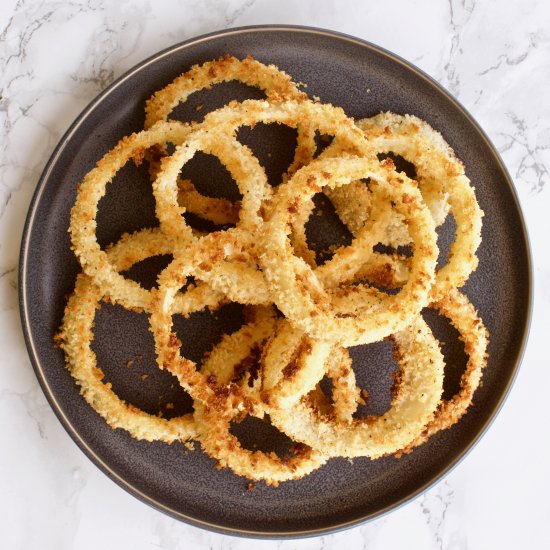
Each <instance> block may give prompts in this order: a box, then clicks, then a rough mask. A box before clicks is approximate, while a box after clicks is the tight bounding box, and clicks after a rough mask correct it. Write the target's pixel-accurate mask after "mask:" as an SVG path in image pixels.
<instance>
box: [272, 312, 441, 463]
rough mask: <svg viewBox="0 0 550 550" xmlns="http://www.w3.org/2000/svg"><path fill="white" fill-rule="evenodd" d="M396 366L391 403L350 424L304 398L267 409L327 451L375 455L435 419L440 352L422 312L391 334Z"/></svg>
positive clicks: (281, 424) (298, 436)
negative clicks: (318, 411) (322, 413)
mask: <svg viewBox="0 0 550 550" xmlns="http://www.w3.org/2000/svg"><path fill="white" fill-rule="evenodd" d="M394 341H395V346H396V353H395V355H396V358H397V360H398V363H399V366H400V369H401V370H400V375H399V377H398V384H397V388H395V391H394V395H393V399H392V404H391V407H390V409H389V410H388V411H387V412H386V413H384V414H383V415H382V416H377V417H372V416H371V417H368V418H360V419H354V420H353V421H352V422H351V424H348V423H344V422H339V421H337V420H333V419H329V418H324V417H322V416H320V415H318V414H316V413H315V411H314V409H312V408H311V406H309V405H308V404H307V403H306V402H304V401H303V400H302V401H299V402H298V403H295V404H293V405H292V407H290V408H288V409H273V410H271V411H270V418H271V421H272V423H273V424H274V425H275V426H276V427H278V428H279V429H280V430H281V431H283V432H284V433H286V434H287V435H288V436H289V437H291V438H292V439H294V440H296V441H300V442H302V443H305V444H306V445H309V446H312V447H313V448H315V449H322V450H323V452H325V453H327V454H330V455H331V456H344V457H350V458H352V457H358V456H368V457H370V458H378V457H381V456H384V455H386V454H390V453H394V452H396V451H398V450H399V449H403V448H404V447H405V446H406V445H408V444H409V443H410V442H412V441H413V440H414V439H415V438H416V437H418V435H419V434H420V433H421V432H422V430H423V428H424V426H426V424H427V423H428V422H430V421H431V420H432V419H433V416H434V411H435V410H436V408H437V404H438V403H439V400H440V398H441V393H442V391H443V368H444V363H443V356H442V355H441V351H440V350H439V345H438V343H437V341H436V340H435V338H434V337H433V334H432V333H431V331H430V329H429V328H428V326H427V325H426V323H425V322H424V321H423V320H422V318H420V317H418V318H416V319H415V320H414V322H413V323H412V325H411V326H410V327H408V328H407V329H405V330H403V331H401V332H399V333H397V334H395V335H394Z"/></svg>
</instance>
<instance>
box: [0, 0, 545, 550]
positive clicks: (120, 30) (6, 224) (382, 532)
mask: <svg viewBox="0 0 550 550" xmlns="http://www.w3.org/2000/svg"><path fill="white" fill-rule="evenodd" d="M262 23H292V24H300V25H309V26H318V27H325V28H330V29H334V30H337V31H342V32H345V33H349V34H353V35H356V36H358V37H361V38H364V39H366V40H369V41H371V42H374V43H376V44H378V45H380V46H383V47H385V48H387V49H389V50H391V51H394V52H395V53H397V54H399V55H401V56H402V57H404V58H405V59H407V60H409V61H411V62H413V63H415V64H416V65H418V66H419V67H420V68H422V69H423V70H424V71H426V72H427V73H428V74H430V75H431V76H433V77H434V78H435V79H436V80H438V81H439V82H440V83H441V84H442V85H443V86H445V87H446V88H447V89H448V90H449V91H450V92H451V93H452V94H454V95H455V96H456V97H457V98H458V99H459V100H460V101H461V102H462V103H463V104H464V105H465V107H466V108H467V109H469V110H470V112H471V113H472V114H473V115H474V117H475V118H476V119H477V120H478V121H479V123H480V124H481V125H482V127H483V128H484V129H485V130H486V131H487V133H488V134H489V136H490V138H491V139H492V140H493V142H494V144H495V145H496V147H497V148H498V150H499V151H500V153H501V155H502V157H503V159H504V162H505V163H506V165H507V167H508V169H509V170H510V173H511V175H512V177H513V179H514V181H515V185H516V189H517V192H518V194H519V197H520V200H521V204H522V207H523V210H524V213H525V217H526V220H527V224H528V228H529V231H530V236H531V243H532V252H533V258H534V269H535V293H534V296H535V302H534V303H535V305H534V316H533V322H532V329H531V337H530V340H529V344H528V347H527V351H526V355H525V359H524V361H523V366H522V368H521V370H520V373H519V376H518V378H517V381H516V383H515V386H514V388H513V391H512V393H511V395H510V396H509V398H508V400H507V402H506V404H505V406H504V408H503V410H502V411H501V413H500V414H499V415H498V417H497V419H496V421H495V422H494V424H493V426H492V427H491V429H490V430H489V432H488V433H487V434H486V435H485V436H484V437H483V438H482V440H481V442H480V443H479V444H478V445H477V446H476V447H475V448H474V449H473V450H472V452H471V453H470V454H469V455H468V456H467V458H466V459H465V460H464V461H463V462H462V463H461V464H460V465H459V466H458V467H457V468H456V469H455V470H454V471H452V472H451V473H450V474H449V475H448V476H447V477H446V478H445V479H444V480H443V481H441V482H440V483H438V484H437V485H436V486H435V487H433V488H432V489H430V490H429V491H427V492H426V493H425V494H423V495H422V496H420V497H419V498H417V499H416V500H415V501H413V502H412V503H410V504H408V505H406V506H404V507H402V508H400V509H399V510H397V511H395V512H393V513H391V514H389V515H387V516H385V517H383V518H382V519H379V520H377V521H374V522H371V523H368V524H366V525H363V526H361V527H357V528H354V529H351V530H349V531H346V532H343V533H339V534H335V535H330V536H325V537H322V538H313V539H306V540H299V541H287V542H276V541H250V540H245V539H239V538H233V537H226V536H222V535H217V534H213V533H209V532H206V531H203V530H200V529H197V528H194V527H190V526H187V525H185V524H183V523H179V522H177V521H175V520H173V519H171V518H169V517H167V516H164V515H163V514H161V513H159V512H157V511H155V510H153V509H151V508H149V507H148V506H146V505H145V504H142V503H141V502H139V501H138V500H136V499H135V498H134V497H132V496H130V495H128V494H127V493H125V492H124V491H123V490H122V489H120V488H119V487H118V486H117V485H115V484H114V483H113V482H111V481H110V480H109V479H108V478H107V477H106V476H105V475H104V474H103V473H101V472H100V471H99V470H98V469H97V468H96V467H95V466H94V465H93V464H92V463H91V462H90V461H89V460H88V458H86V456H84V454H83V453H82V452H81V451H80V450H79V449H78V448H77V447H76V445H75V444H74V443H73V442H72V440H71V439H70V437H69V436H68V435H67V434H66V432H65V431H64V429H63V428H62V426H61V424H60V423H59V421H58V420H57V419H56V417H55V416H54V414H53V412H52V411H51V409H50V407H49V405H48V403H47V402H46V399H45V397H44V395H43V394H42V391H41V389H40V387H39V385H38V382H37V380H36V378H35V375H34V373H33V370H32V368H31V365H30V361H29V359H28V356H27V352H26V348H25V344H24V341H23V336H22V333H21V328H20V321H19V312H18V298H17V263H18V256H19V243H20V238H21V233H22V229H23V223H24V219H25V214H26V211H27V208H28V205H29V202H30V199H31V196H32V194H33V191H34V189H35V186H36V183H37V180H38V177H39V175H40V172H41V171H42V169H43V167H44V164H45V162H46V160H47V159H48V157H49V155H50V154H51V152H52V150H53V148H54V146H55V144H56V143H57V141H58V140H59V138H60V137H61V135H62V134H63V133H64V131H65V130H66V129H67V127H68V126H69V124H70V123H71V122H72V120H73V119H74V118H75V117H76V116H77V115H78V114H79V112H80V111H81V110H82V109H83V108H84V107H85V105H86V104H87V103H88V102H89V101H90V100H91V99H92V98H93V97H94V96H95V95H97V94H98V93H99V92H100V91H101V90H103V89H104V88H105V87H106V86H107V85H108V84H109V83H110V82H112V81H113V80H114V79H115V78H117V77H118V76H119V75H121V74H122V73H124V72H125V71H126V70H127V69H129V68H130V67H132V66H133V65H134V64H136V63H138V62H139V61H141V60H142V59H144V58H146V57H148V56H150V55H151V54H153V53H155V52H157V51H158V50H160V49H163V48H165V47H167V46H170V45H172V44H174V43H176V42H180V41H182V40H185V39H188V38H191V37H193V36H195V35H199V34H203V33H208V32H211V31H215V30H219V29H225V28H229V27H234V26H242V25H252V24H262ZM549 23H550V5H549V4H548V3H547V2H544V1H543V0H526V1H524V2H516V1H515V0H504V1H502V0H449V1H448V2H443V1H437V0H434V1H429V0H423V1H421V2H409V1H407V0H398V1H388V2H363V1H361V0H344V1H336V0H330V1H325V0H317V1H315V2H313V1H311V0H304V1H302V2H291V1H290V0H278V1H277V2H271V1H269V0H220V1H216V0H200V1H199V0H180V1H176V0H165V1H163V2H154V1H152V0H136V1H127V0H126V1H121V2H115V1H111V2H110V1H107V0H88V1H80V0H58V1H38V0H17V1H16V0H3V1H2V3H1V4H0V32H1V41H0V67H1V73H0V75H1V76H0V83H1V92H0V95H1V98H0V121H1V125H0V132H1V134H2V139H1V141H0V150H1V160H0V427H1V430H2V439H1V443H0V495H1V498H0V547H2V548H6V549H10V550H11V549H35V548H41V549H43V550H49V549H52V550H54V549H55V550H63V549H78V550H84V549H95V548H115V547H118V548H135V549H136V550H141V549H147V550H153V549H158V548H162V549H170V550H174V549H180V548H181V549H183V548H198V549H202V548H212V549H222V548H224V549H227V548H231V549H235V550H244V549H245V548H266V549H274V548H282V549H290V548H299V549H304V550H305V549H313V548H321V547H322V548H325V549H328V548H342V547H349V548H368V549H369V550H377V549H384V550H391V549H394V548H395V549H397V548H403V547H410V546H412V547H414V548H426V549H449V550H450V549H456V550H459V549H460V550H466V549H469V550H477V549H479V550H485V549H487V548H499V549H500V550H506V549H512V548H514V549H515V548H518V547H522V548H531V549H538V548H550V530H548V527H547V522H548V518H550V499H549V498H548V495H547V494H546V493H547V491H550V467H549V464H550V434H549V432H548V428H547V420H546V419H547V418H548V412H547V410H546V400H547V396H546V393H547V389H546V386H547V385H550V368H549V367H550V358H549V355H548V351H547V350H548V338H549V336H550V254H549V253H548V250H549V249H548V235H550V215H549V210H550V174H549V170H550V101H549V99H548V96H549V90H550V26H549ZM545 243H546V244H545Z"/></svg>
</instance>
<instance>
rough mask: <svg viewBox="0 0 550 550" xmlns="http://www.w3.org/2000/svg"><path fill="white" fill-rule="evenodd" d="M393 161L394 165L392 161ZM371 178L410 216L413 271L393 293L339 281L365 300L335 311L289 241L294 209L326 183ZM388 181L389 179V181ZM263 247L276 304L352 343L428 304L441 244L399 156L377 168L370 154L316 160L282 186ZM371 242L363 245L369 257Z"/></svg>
mask: <svg viewBox="0 0 550 550" xmlns="http://www.w3.org/2000/svg"><path fill="white" fill-rule="evenodd" d="M390 165H391V166H390ZM363 177H370V178H371V179H372V183H373V185H375V186H380V189H381V190H382V191H383V193H384V194H385V196H386V200H387V201H388V202H389V201H392V202H393V203H394V204H395V206H394V207H395V208H396V209H397V211H398V212H400V213H401V214H402V215H404V216H405V217H406V218H407V221H408V222H409V229H410V232H411V235H412V236H413V239H414V242H415V252H414V254H413V257H412V259H411V276H410V279H409V281H408V282H407V284H406V285H405V286H404V287H403V289H402V290H401V292H400V293H399V294H397V295H395V296H390V295H386V294H383V293H381V292H380V291H377V290H376V289H374V288H372V287H368V286H366V285H361V286H349V287H345V288H340V289H339V290H338V292H343V293H344V294H347V295H348V296H349V297H350V299H351V300H352V301H355V302H356V303H357V304H361V306H360V308H359V307H357V308H356V309H355V311H346V310H344V311H336V310H335V309H334V307H333V306H332V305H331V296H330V294H328V293H327V291H326V290H325V289H324V288H323V287H322V284H321V282H320V280H319V278H318V277H317V276H316V272H314V271H312V270H311V268H310V267H309V266H308V265H307V264H306V263H305V262H304V261H303V260H301V259H300V258H298V257H296V256H295V255H294V254H293V252H292V249H291V247H290V244H289V242H288V233H289V232H290V226H291V223H292V219H293V216H294V213H295V212H297V211H299V209H300V207H301V205H302V204H303V203H304V202H306V201H308V200H310V199H311V197H312V196H313V195H314V194H315V193H316V192H318V191H319V190H320V188H321V187H320V186H321V185H323V186H331V187H337V186H339V185H345V184H347V183H349V182H350V181H354V180H356V179H360V178H363ZM386 180H387V181H386ZM263 247H264V254H263V255H262V256H261V257H260V264H261V266H262V269H263V270H264V273H265V276H266V279H267V280H268V282H269V284H270V285H272V287H273V296H274V300H275V303H276V305H277V307H279V309H280V310H281V311H282V312H283V314H284V315H285V316H286V317H287V318H288V319H289V320H290V321H291V322H292V323H293V324H294V325H296V326H297V327H299V328H300V329H301V330H303V331H305V332H306V333H307V334H308V335H310V336H311V337H313V338H319V339H325V340H329V341H331V342H332V343H333V344H336V343H338V344H340V345H344V346H346V347H347V346H352V345H359V344H365V343H370V342H375V341H378V340H380V339H382V338H385V337H386V336H389V335H390V334H392V333H394V332H396V331H399V330H401V329H403V328H404V327H406V326H407V325H408V324H409V323H410V322H411V321H412V319H413V318H414V317H415V316H417V315H418V313H419V312H420V311H421V310H422V308H423V307H424V306H425V305H427V301H428V295H429V292H430V288H431V285H432V283H433V280H434V277H435V274H434V270H435V262H436V258H437V244H436V235H435V228H434V224H433V220H432V218H431V216H430V214H429V212H428V211H427V209H426V208H425V206H424V205H423V203H422V199H421V196H420V193H419V191H418V189H417V188H416V187H415V186H414V184H413V182H412V181H411V180H409V179H408V178H407V177H406V176H404V175H402V174H401V175H399V176H396V175H395V173H394V171H393V163H391V162H386V163H385V164H384V165H378V166H375V167H374V168H371V164H370V163H369V162H368V161H367V160H366V159H363V158H358V157H344V156H341V157H339V158H337V159H335V158H327V159H323V160H316V161H313V162H312V163H310V164H309V165H308V166H306V167H304V168H302V169H301V170H300V171H298V172H297V173H296V174H295V175H294V177H293V178H292V179H291V180H290V181H289V182H287V183H286V184H284V185H283V186H281V187H280V188H279V190H278V192H277V195H276V197H275V199H274V201H273V207H272V213H271V219H270V220H269V221H268V222H267V223H266V226H265V242H264V243H263ZM371 252H372V249H370V250H366V251H365V252H364V254H365V258H368V256H369V255H370V253H371Z"/></svg>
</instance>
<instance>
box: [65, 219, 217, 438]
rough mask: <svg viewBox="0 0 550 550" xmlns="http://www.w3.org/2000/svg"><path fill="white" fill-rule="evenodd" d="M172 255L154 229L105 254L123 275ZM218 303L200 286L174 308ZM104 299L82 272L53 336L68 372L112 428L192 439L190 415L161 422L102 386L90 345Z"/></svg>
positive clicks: (186, 310) (181, 310) (108, 386)
mask: <svg viewBox="0 0 550 550" xmlns="http://www.w3.org/2000/svg"><path fill="white" fill-rule="evenodd" d="M170 252H171V249H170V246H169V242H168V241H167V240H166V239H165V238H163V236H162V235H161V234H160V232H159V231H158V230H147V229H145V230H142V231H139V232H137V233H134V234H132V235H128V234H126V235H124V236H123V237H122V238H121V239H120V241H119V242H118V243H117V244H116V245H114V246H113V247H111V248H109V249H108V251H107V257H108V260H109V261H110V262H111V265H113V268H114V269H115V270H117V271H124V270H127V269H129V268H130V267H131V266H132V265H134V264H136V263H138V262H141V261H143V260H145V259H146V258H149V257H151V256H156V255H162V254H167V253H170ZM220 298H221V295H220V294H218V293H216V292H214V291H212V290H210V289H209V287H208V286H206V285H200V286H198V287H195V288H194V289H188V291H187V300H186V303H185V304H184V303H183V302H182V300H181V299H180V298H179V297H178V299H176V302H177V304H176V305H175V308H176V310H177V311H178V312H179V313H181V314H188V313H190V312H191V311H193V310H195V309H203V308H204V307H216V306H218V305H219V304H220ZM103 299H104V296H103V292H102V290H101V289H100V288H99V287H98V286H96V285H95V284H94V283H93V282H92V280H91V279H90V277H88V276H87V275H84V274H82V273H81V274H80V275H78V277H77V279H76V285H75V290H74V292H73V294H72V295H71V297H70V298H69V301H68V303H67V306H66V308H65V314H64V317H63V323H62V325H61V328H60V331H59V334H58V335H57V337H56V341H57V343H58V344H59V346H60V347H61V348H62V349H63V351H64V352H65V361H66V364H67V368H68V370H69V372H70V373H71V375H72V376H73V378H74V379H75V380H76V382H77V384H78V385H79V386H80V388H81V390H80V391H81V394H82V395H83V397H84V399H85V400H86V401H87V402H88V404H89V405H90V406H92V407H93V408H94V409H95V410H96V412H97V413H98V414H100V415H101V416H102V417H103V418H104V419H105V420H106V422H107V423H108V424H109V425H110V426H111V427H112V428H122V429H124V430H126V431H128V432H129V433H130V435H131V436H132V437H134V438H136V439H145V440H147V441H154V440H161V441H165V442H167V443H171V442H172V441H176V440H181V441H186V440H188V439H191V438H194V437H196V430H195V423H194V421H193V415H192V414H191V413H189V414H186V415H184V416H181V417H176V418H172V419H170V420H166V419H164V418H159V417H158V416H156V415H152V414H148V413H146V412H144V411H142V410H140V409H139V408H137V407H135V406H133V405H130V404H128V403H126V402H124V401H123V400H122V399H120V398H119V397H118V396H117V395H116V393H115V392H114V391H113V390H112V389H111V384H110V383H104V382H102V379H103V378H104V374H103V371H102V370H101V368H100V367H99V366H98V365H97V360H96V355H95V353H94V352H93V351H92V349H91V346H90V344H91V341H92V340H93V325H94V318H95V313H96V310H97V309H98V308H99V307H100V302H101V301H102V300H103Z"/></svg>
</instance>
